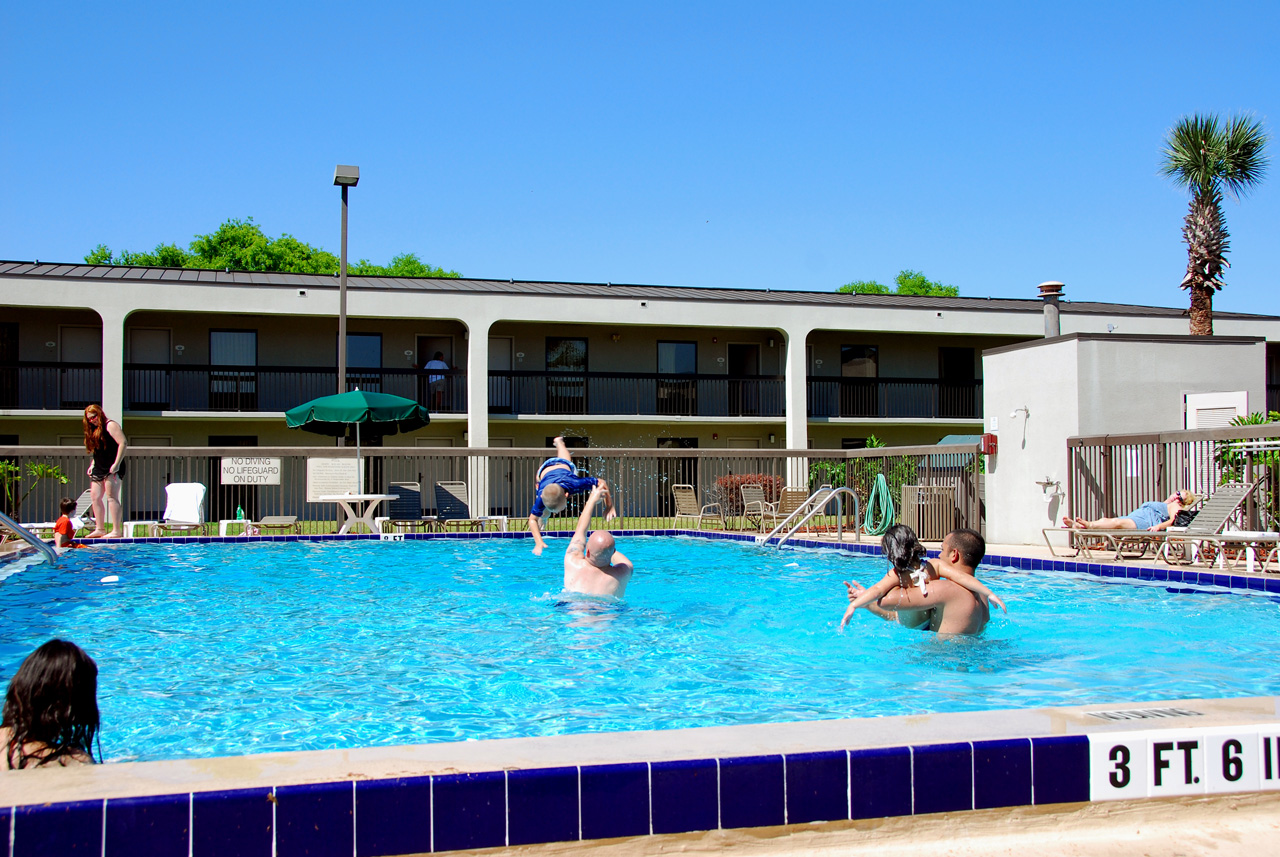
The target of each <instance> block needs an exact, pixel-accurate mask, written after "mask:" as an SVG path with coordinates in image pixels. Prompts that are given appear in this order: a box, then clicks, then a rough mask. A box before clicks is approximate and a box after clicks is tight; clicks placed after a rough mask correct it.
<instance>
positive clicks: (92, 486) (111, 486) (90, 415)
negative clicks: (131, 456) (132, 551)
mask: <svg viewBox="0 0 1280 857" xmlns="http://www.w3.org/2000/svg"><path fill="white" fill-rule="evenodd" d="M128 446H129V444H128V442H127V441H126V440H125V437H124V429H122V428H120V423H118V422H116V421H115V420H112V419H107V414H106V412H105V411H103V410H102V405H90V406H89V407H87V408H85V409H84V448H85V451H86V452H88V453H89V455H91V456H92V457H93V463H92V464H90V465H89V491H90V492H91V493H90V495H89V496H90V498H91V500H90V504H91V508H92V509H93V520H94V521H95V522H96V523H95V526H94V528H93V532H91V533H89V535H87V536H85V538H87V539H96V538H99V537H101V536H103V535H106V536H107V538H111V539H113V538H116V537H118V536H122V535H124V530H123V528H122V526H121V519H122V517H123V513H122V510H121V508H120V477H121V476H123V475H124V451H125V449H127V448H128ZM104 502H105V504H106V512H107V517H105V518H104V517H103V514H102V512H103V508H102V507H103V504H104ZM108 519H110V521H111V532H110V533H105V532H104V531H103V529H102V524H103V521H105V520H108Z"/></svg>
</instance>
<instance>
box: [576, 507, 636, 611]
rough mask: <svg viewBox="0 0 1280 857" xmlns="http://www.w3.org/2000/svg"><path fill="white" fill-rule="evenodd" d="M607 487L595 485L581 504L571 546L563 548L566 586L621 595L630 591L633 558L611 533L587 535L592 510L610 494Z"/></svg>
mask: <svg viewBox="0 0 1280 857" xmlns="http://www.w3.org/2000/svg"><path fill="white" fill-rule="evenodd" d="M607 490H608V489H606V488H605V487H604V486H602V485H596V486H595V487H594V488H592V489H591V494H590V495H589V496H588V497H587V500H586V502H585V503H583V504H582V514H581V515H579V516H578V528H577V529H576V530H574V531H573V539H572V540H571V541H570V542H569V549H568V550H566V551H565V552H564V588H565V589H567V590H569V591H570V592H581V593H583V594H585V595H612V596H614V597H615V598H621V597H622V595H623V593H624V592H626V591H627V582H628V581H629V580H631V572H632V566H631V560H629V559H627V558H626V556H624V555H623V553H622V551H620V550H618V548H617V545H615V544H614V541H613V534H612V533H609V532H605V531H604V530H596V531H595V532H594V533H592V534H591V538H587V528H588V527H590V526H591V513H592V512H594V511H595V508H596V503H598V502H599V501H600V499H601V498H602V497H605V496H607V494H606V492H607Z"/></svg>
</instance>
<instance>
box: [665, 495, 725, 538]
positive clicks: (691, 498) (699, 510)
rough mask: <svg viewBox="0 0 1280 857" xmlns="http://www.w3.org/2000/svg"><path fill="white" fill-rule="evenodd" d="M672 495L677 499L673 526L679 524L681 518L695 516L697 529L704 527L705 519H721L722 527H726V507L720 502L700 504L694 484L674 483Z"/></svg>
mask: <svg viewBox="0 0 1280 857" xmlns="http://www.w3.org/2000/svg"><path fill="white" fill-rule="evenodd" d="M671 496H672V498H673V499H674V500H675V504H676V515H675V518H674V519H672V521H671V525H672V526H673V527H675V526H679V524H680V519H681V518H693V519H694V527H695V529H699V530H700V529H702V522H703V520H704V519H706V520H712V521H719V522H720V529H722V530H723V529H725V524H724V509H723V508H722V506H721V504H719V503H707V504H705V505H703V506H699V505H698V495H697V493H696V492H695V491H694V489H693V486H692V485H672V486H671Z"/></svg>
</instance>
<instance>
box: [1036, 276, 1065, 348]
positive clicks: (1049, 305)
mask: <svg viewBox="0 0 1280 857" xmlns="http://www.w3.org/2000/svg"><path fill="white" fill-rule="evenodd" d="M1063 288H1064V287H1063V285H1062V283H1058V282H1054V281H1053V280H1050V281H1049V282H1047V283H1041V284H1040V298H1041V300H1043V301H1044V337H1045V339H1051V338H1053V337H1055V336H1061V335H1062V325H1060V324H1059V323H1058V298H1060V297H1062V290H1063Z"/></svg>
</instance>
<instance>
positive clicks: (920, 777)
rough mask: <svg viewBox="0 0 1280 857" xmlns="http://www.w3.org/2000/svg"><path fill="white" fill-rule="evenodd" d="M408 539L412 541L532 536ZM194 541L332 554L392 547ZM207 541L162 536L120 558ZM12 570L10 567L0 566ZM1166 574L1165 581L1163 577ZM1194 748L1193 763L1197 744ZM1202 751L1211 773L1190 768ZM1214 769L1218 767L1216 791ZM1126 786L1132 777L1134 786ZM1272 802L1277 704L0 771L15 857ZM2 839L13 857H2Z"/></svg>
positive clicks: (380, 844) (360, 848)
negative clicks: (1142, 802) (1250, 798)
mask: <svg viewBox="0 0 1280 857" xmlns="http://www.w3.org/2000/svg"><path fill="white" fill-rule="evenodd" d="M618 534H619V535H698V536H702V537H706V538H712V539H715V538H719V539H729V540H734V541H754V537H753V536H752V535H750V534H741V533H719V532H706V531H701V532H699V531H693V530H684V529H680V530H628V531H620V532H619V533H618ZM403 535H404V536H405V537H406V540H415V541H416V540H420V539H428V540H430V539H437V538H447V539H457V538H529V537H530V536H529V534H527V533H467V534H453V533H449V534H418V533H413V534H403ZM547 535H548V536H549V537H550V538H567V537H568V536H569V535H570V534H569V533H551V534H547ZM195 538H197V539H198V540H199V541H201V542H224V541H230V542H246V541H321V542H323V541H334V540H340V541H349V540H377V539H379V538H380V537H379V536H377V535H355V536H352V535H347V536H293V535H288V536H265V537H263V536H259V537H252V536H250V537H243V536H233V537H227V538H217V537H195ZM191 540H192V538H191V537H185V538H184V537H166V538H155V539H153V538H144V539H132V540H125V541H124V543H129V542H133V543H138V542H141V543H154V542H163V543H184V542H185V543H190V542H191ZM396 540H397V541H399V540H400V539H396ZM790 544H792V545H794V546H796V547H801V548H820V549H837V550H846V551H851V552H853V553H858V554H864V555H877V554H879V553H880V550H879V546H878V545H874V544H868V543H845V544H832V543H829V542H821V541H811V540H795V541H792V542H791V543H790ZM985 562H986V563H987V564H992V565H1002V566H1006V567H1012V568H1017V569H1025V570H1033V571H1034V570H1051V571H1064V572H1078V573H1086V574H1091V575H1095V576H1099V577H1107V578H1114V579H1116V581H1117V582H1128V581H1130V580H1132V581H1134V582H1135V583H1142V582H1156V583H1164V584H1167V583H1169V582H1175V583H1176V582H1182V583H1186V584H1189V585H1195V586H1200V587H1205V586H1211V587H1216V588H1225V589H1235V590H1241V591H1243V592H1248V593H1250V594H1264V595H1269V594H1271V593H1275V592H1280V578H1277V579H1274V580H1272V579H1267V578H1258V577H1253V576H1249V575H1242V574H1230V573H1228V574H1220V573H1218V572H1212V571H1210V572H1204V571H1201V570H1198V569H1197V570H1190V569H1173V568H1171V569H1168V570H1163V569H1153V568H1146V567H1126V566H1122V565H1102V564H1098V563H1078V562H1073V561H1069V560H1044V559H1038V558H1031V557H1006V556H989V557H987V559H986V561H985ZM4 564H5V561H4V560H3V559H0V569H2V568H3V565H4ZM1159 571H1166V574H1165V575H1164V576H1158V575H1157V574H1156V572H1159ZM1174 572H1177V574H1176V575H1175V574H1173V573H1174ZM1254 581H1261V582H1262V583H1264V584H1275V586H1271V585H1264V586H1258V585H1256V584H1255V582H1254ZM1193 745H1194V747H1195V749H1194V752H1193V750H1191V749H1186V748H1189V747H1192V746H1193ZM1232 753H1234V754H1235V755H1234V756H1231V754H1232ZM1193 755H1194V757H1195V759H1196V760H1198V761H1194V762H1193ZM1228 756H1231V758H1232V759H1234V760H1235V765H1236V768H1235V769H1233V770H1236V771H1237V773H1239V771H1245V770H1247V771H1248V775H1247V776H1245V777H1244V779H1243V781H1240V780H1239V778H1237V780H1232V781H1231V782H1226V781H1224V780H1223V776H1225V775H1226V771H1227V759H1228ZM1219 757H1221V759H1222V770H1221V772H1218V775H1217V778H1216V779H1213V776H1211V775H1214V774H1215V771H1216V770H1217V769H1216V768H1215V765H1216V764H1217V762H1216V760H1217V759H1218V758H1219ZM1175 764H1177V765H1181V766H1182V767H1181V768H1179V769H1178V770H1179V771H1182V772H1184V773H1185V779H1186V783H1185V784H1183V783H1174V782H1173V780H1174V779H1176V778H1171V777H1170V776H1169V775H1170V774H1171V773H1173V772H1174V770H1173V767H1172V766H1174V765H1175ZM1197 766H1198V767H1197ZM1193 768H1194V770H1195V772H1196V776H1195V783H1192V782H1191V780H1192V775H1193ZM1131 769H1132V771H1133V772H1135V773H1134V776H1133V777H1132V778H1130V777H1129V772H1130V770H1131ZM1117 771H1123V774H1124V776H1123V777H1120V779H1124V783H1123V784H1122V785H1120V786H1117V785H1116V782H1117V777H1119V774H1117ZM1162 772H1164V773H1165V774H1166V777H1165V781H1164V782H1163V783H1162V782H1161V773H1162ZM1201 774H1203V775H1204V779H1203V782H1202V781H1201V778H1200V775H1201ZM1264 774H1265V776H1264ZM1152 776H1154V783H1155V784H1154V785H1153V784H1152V782H1153V781H1152ZM1108 778H1110V779H1108ZM1188 789H1189V791H1188ZM1276 789H1280V697H1273V696H1264V697H1245V698H1236V699H1195V700H1172V701H1165V702H1143V703H1125V702H1116V703H1109V704H1108V703H1104V704H1094V705H1086V706H1077V707H1071V706H1065V707H1048V708H1034V709H1015V710H996V711H991V710H987V711H975V712H958V713H949V714H921V715H906V716H895V717H878V718H860V719H847V720H822V721H809V722H788V723H775V724H758V725H739V726H717V727H702V728H695V729H678V730H659V731H637V732H598V733H579V734H573V735H563V736H550V737H539V738H510V739H491V740H483V741H465V742H450V743H440V744H422V745H407V746H398V747H378V748H354V749H347V750H322V751H303V752H288V753H263V754H255V755H248V756H234V757H221V758H213V759H183V760H168V761H154V762H112V763H109V764H105V765H98V766H86V767H76V768H68V769H53V770H48V769H37V770H29V771H13V772H9V771H0V831H3V829H4V828H5V827H7V828H8V830H9V837H8V851H7V853H8V855H9V857H20V855H24V854H29V853H37V852H39V853H44V852H46V851H48V847H49V845H50V843H55V844H57V845H58V846H59V849H61V850H72V849H73V848H85V849H91V850H93V851H94V852H95V853H98V852H99V851H100V852H101V853H104V854H106V853H114V852H116V851H117V850H119V851H120V853H130V852H137V851H146V853H154V854H163V853H172V854H174V855H180V854H191V855H194V854H197V853H202V852H205V851H206V850H221V849H231V850H243V849H245V848H253V849H257V850H263V851H264V853H272V854H277V855H279V857H285V855H288V854H295V853H309V854H330V853H331V854H353V853H354V854H357V855H366V854H367V855H392V854H402V853H412V852H415V851H416V852H428V851H448V850H458V849H472V848H483V847H494V846H511V845H519V844H535V843H544V842H560V841H578V840H589V839H600V838H613V837H616V836H644V835H653V834H661V833H678V832H693V831H705V830H716V829H728V828H749V827H766V826H776V825H780V824H796V823H809V822H824V821H847V820H857V819H865V818H887V817H891V816H902V815H913V814H924V813H930V812H951V811H962V810H975V809H984V808H994V807H1017V806H1036V805H1043V804H1051V803H1075V802H1085V801H1091V800H1092V801H1098V800H1110V799H1130V798H1134V797H1138V798H1141V797H1148V796H1154V797H1159V796H1164V795H1166V794H1168V795H1180V794H1213V793H1243V792H1249V791H1263V790H1276ZM642 805H643V812H641V811H640V807H641V806H642ZM620 807H623V808H626V809H620ZM2 835H3V833H2V832H0V836H2ZM2 843H3V840H0V855H3V854H5V853H6V851H5V848H4V845H3V844H2ZM335 843H336V845H335ZM267 848H270V849H271V850H270V851H265V849H267ZM50 853H52V852H50Z"/></svg>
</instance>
